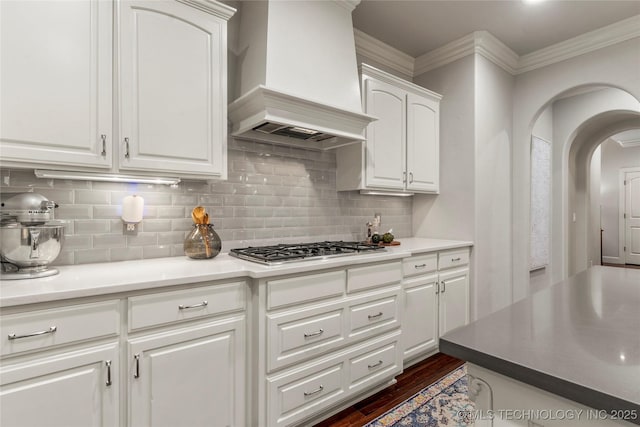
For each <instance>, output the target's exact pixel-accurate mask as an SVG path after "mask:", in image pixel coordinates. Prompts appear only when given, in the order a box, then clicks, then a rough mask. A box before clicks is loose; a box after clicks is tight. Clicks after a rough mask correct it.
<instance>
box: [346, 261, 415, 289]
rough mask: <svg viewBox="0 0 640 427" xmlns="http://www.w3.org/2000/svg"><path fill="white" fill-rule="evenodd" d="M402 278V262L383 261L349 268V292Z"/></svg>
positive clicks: (382, 284) (397, 280)
mask: <svg viewBox="0 0 640 427" xmlns="http://www.w3.org/2000/svg"><path fill="white" fill-rule="evenodd" d="M400 280H402V267H401V264H400V262H391V263H383V264H378V265H370V266H366V267H357V268H350V269H349V270H347V292H357V291H361V290H364V289H370V288H376V287H379V286H384V285H388V284H391V283H395V282H399V281H400Z"/></svg>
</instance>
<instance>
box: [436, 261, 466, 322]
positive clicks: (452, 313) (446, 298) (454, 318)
mask: <svg viewBox="0 0 640 427" xmlns="http://www.w3.org/2000/svg"><path fill="white" fill-rule="evenodd" d="M439 297H440V304H439V307H440V321H439V322H438V323H439V329H440V335H444V334H446V333H447V332H448V331H450V330H452V329H455V328H457V327H459V326H463V325H466V324H467V323H469V269H468V268H465V269H461V270H453V271H450V272H446V273H440V293H439Z"/></svg>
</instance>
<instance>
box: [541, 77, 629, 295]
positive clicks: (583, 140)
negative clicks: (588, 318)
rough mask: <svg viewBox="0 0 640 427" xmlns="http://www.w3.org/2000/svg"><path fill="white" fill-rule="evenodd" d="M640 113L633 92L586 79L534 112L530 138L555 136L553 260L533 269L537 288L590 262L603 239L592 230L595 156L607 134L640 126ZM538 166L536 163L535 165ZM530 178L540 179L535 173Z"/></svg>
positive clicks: (552, 138) (550, 244)
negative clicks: (591, 170)
mask: <svg viewBox="0 0 640 427" xmlns="http://www.w3.org/2000/svg"><path fill="white" fill-rule="evenodd" d="M638 114H640V102H638V100H637V99H636V98H635V97H634V96H632V95H631V94H629V93H628V92H626V91H623V90H621V89H618V88H613V87H607V86H603V85H583V86H579V87H575V88H571V89H569V90H566V91H564V92H562V93H560V94H558V95H556V96H554V97H553V98H552V99H551V100H549V101H548V102H547V103H545V104H544V105H543V107H541V108H540V109H539V111H538V112H537V113H536V115H535V116H534V117H535V119H534V120H533V122H532V124H531V126H530V129H531V133H530V140H531V137H532V136H540V135H541V134H542V135H543V136H544V138H545V139H546V140H548V141H550V143H551V145H552V149H551V151H552V153H551V156H550V157H551V162H552V165H551V167H550V169H551V172H550V174H551V177H550V181H551V188H550V190H549V192H550V200H549V205H550V206H549V215H550V218H549V230H548V231H549V239H548V242H547V243H546V244H548V252H549V257H548V258H549V260H548V265H546V268H544V269H541V270H536V271H532V272H531V274H530V287H531V289H532V290H536V289H538V288H540V287H544V286H548V285H550V284H552V283H555V282H557V281H559V280H562V279H564V278H566V277H567V276H569V275H571V274H574V273H576V272H577V271H580V270H582V269H584V268H586V267H587V266H589V265H590V259H592V258H593V251H592V248H594V245H595V244H596V243H598V239H597V238H596V237H595V236H593V233H590V232H589V224H590V223H591V217H590V212H589V209H588V206H589V192H588V189H589V180H588V178H589V165H590V162H591V158H592V155H593V152H594V150H595V149H596V147H597V146H598V145H599V144H600V143H601V142H602V141H603V140H604V139H606V138H608V137H609V136H611V135H613V134H615V133H617V132H620V131H622V130H625V129H629V128H632V127H638V119H639V117H640V116H638ZM541 123H542V126H541ZM533 170H534V165H532V166H531V169H530V171H533ZM529 179H530V183H531V184H534V182H533V181H531V175H530V176H529ZM529 203H531V201H529ZM530 206H532V205H530ZM535 220H536V218H535V213H532V214H531V223H532V224H533V223H534V222H535ZM530 238H531V237H530ZM532 241H533V240H532ZM531 252H533V249H532V250H531Z"/></svg>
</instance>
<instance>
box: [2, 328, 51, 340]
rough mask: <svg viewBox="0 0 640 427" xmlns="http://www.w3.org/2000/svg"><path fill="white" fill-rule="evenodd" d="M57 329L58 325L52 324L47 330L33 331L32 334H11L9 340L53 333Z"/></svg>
mask: <svg viewBox="0 0 640 427" xmlns="http://www.w3.org/2000/svg"><path fill="white" fill-rule="evenodd" d="M57 330H58V327H57V326H51V327H50V328H49V329H47V330H46V331H39V332H33V333H31V334H24V335H16V334H9V336H8V338H9V341H13V340H19V339H21V338H29V337H37V336H38V335H45V334H52V333H54V332H55V331H57Z"/></svg>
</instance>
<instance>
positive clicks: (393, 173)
mask: <svg viewBox="0 0 640 427" xmlns="http://www.w3.org/2000/svg"><path fill="white" fill-rule="evenodd" d="M365 110H366V113H367V114H370V115H372V116H374V117H376V118H377V119H378V120H376V121H374V122H373V123H371V124H370V125H369V126H368V127H367V142H366V147H367V149H366V186H367V188H383V189H384V188H386V189H403V188H404V177H405V166H406V163H405V160H406V154H405V140H406V136H405V132H406V121H407V107H406V92H405V91H403V90H401V89H398V88H397V87H394V86H392V85H390V84H387V83H384V82H379V81H376V80H373V79H367V80H365Z"/></svg>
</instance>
